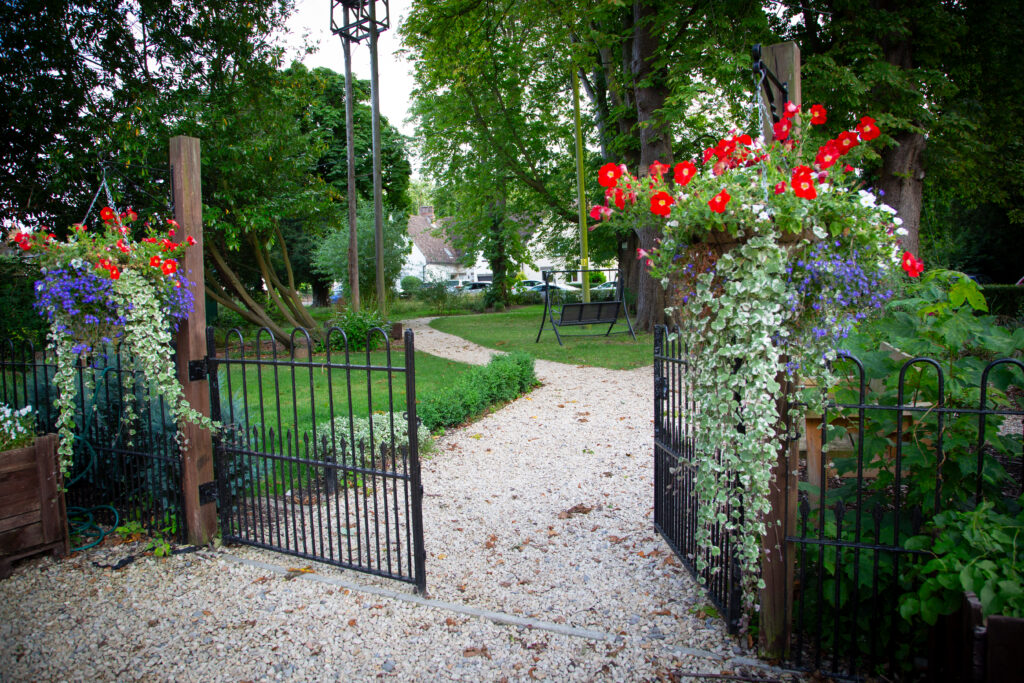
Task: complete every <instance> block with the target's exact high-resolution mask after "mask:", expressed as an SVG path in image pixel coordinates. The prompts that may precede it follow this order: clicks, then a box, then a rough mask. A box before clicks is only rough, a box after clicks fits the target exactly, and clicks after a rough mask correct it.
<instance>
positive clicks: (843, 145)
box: [833, 130, 860, 155]
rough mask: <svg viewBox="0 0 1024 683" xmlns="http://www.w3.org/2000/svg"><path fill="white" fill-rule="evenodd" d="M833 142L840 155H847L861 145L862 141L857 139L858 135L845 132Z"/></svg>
mask: <svg viewBox="0 0 1024 683" xmlns="http://www.w3.org/2000/svg"><path fill="white" fill-rule="evenodd" d="M833 142H834V143H835V145H836V148H837V149H838V150H839V154H840V155H842V154H846V153H847V152H849V151H850V150H851V149H853V148H854V147H856V146H857V145H859V144H860V140H858V139H857V134H856V133H854V132H852V131H848V130H844V131H843V132H842V133H840V134H839V137H837V138H836V139H835V140H833Z"/></svg>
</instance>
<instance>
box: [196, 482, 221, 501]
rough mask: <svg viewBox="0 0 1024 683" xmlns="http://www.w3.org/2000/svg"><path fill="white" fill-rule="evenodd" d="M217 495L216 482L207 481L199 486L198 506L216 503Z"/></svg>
mask: <svg viewBox="0 0 1024 683" xmlns="http://www.w3.org/2000/svg"><path fill="white" fill-rule="evenodd" d="M218 498H219V495H218V493H217V482H215V481H208V482H206V483H205V484H200V485H199V504H200V505H206V504H207V503H216V502H217V501H218Z"/></svg>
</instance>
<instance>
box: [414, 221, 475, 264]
mask: <svg viewBox="0 0 1024 683" xmlns="http://www.w3.org/2000/svg"><path fill="white" fill-rule="evenodd" d="M435 232H436V233H437V234H436V235H435V234H434V233H435ZM409 237H410V238H411V239H412V241H413V243H414V244H415V245H416V246H417V248H419V250H420V251H422V252H423V256H425V257H426V259H427V263H430V264H437V265H456V264H458V262H459V259H460V258H462V252H461V251H459V250H458V249H456V248H455V247H453V246H452V245H451V244H449V243H448V241H447V239H445V237H444V226H443V225H433V224H432V223H431V221H430V218H428V217H427V216H410V217H409Z"/></svg>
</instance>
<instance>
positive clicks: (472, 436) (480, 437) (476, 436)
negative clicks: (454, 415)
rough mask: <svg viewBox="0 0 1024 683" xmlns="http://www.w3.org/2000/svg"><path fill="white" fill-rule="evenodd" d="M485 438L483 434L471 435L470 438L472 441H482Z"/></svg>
mask: <svg viewBox="0 0 1024 683" xmlns="http://www.w3.org/2000/svg"><path fill="white" fill-rule="evenodd" d="M483 436H484V435H483V434H470V435H469V438H471V439H482V438H483Z"/></svg>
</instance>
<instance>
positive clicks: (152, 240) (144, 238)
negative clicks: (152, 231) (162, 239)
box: [142, 237, 156, 244]
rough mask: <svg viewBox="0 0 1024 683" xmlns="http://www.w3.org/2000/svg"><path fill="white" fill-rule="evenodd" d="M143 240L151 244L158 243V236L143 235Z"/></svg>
mask: <svg viewBox="0 0 1024 683" xmlns="http://www.w3.org/2000/svg"><path fill="white" fill-rule="evenodd" d="M142 241H143V242H149V243H150V244H156V238H155V237H143V238H142Z"/></svg>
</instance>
